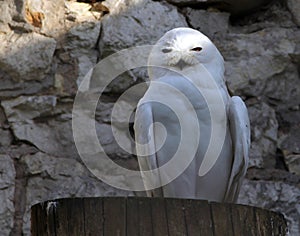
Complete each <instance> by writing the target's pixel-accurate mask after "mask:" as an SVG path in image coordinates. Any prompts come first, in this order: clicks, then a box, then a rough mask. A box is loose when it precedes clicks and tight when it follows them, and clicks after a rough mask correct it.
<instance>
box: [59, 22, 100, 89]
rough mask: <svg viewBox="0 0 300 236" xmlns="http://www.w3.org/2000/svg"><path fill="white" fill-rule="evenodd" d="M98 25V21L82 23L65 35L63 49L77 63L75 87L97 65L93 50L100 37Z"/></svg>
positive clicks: (96, 56) (95, 53)
mask: <svg viewBox="0 0 300 236" xmlns="http://www.w3.org/2000/svg"><path fill="white" fill-rule="evenodd" d="M100 24H101V23H100V21H95V22H92V21H89V22H83V23H81V24H80V25H76V26H73V27H72V28H71V29H70V30H69V31H68V33H67V36H66V45H65V46H64V49H65V50H66V51H69V52H70V56H71V57H72V58H75V59H76V60H77V62H78V77H77V85H79V84H80V82H81V81H82V80H83V78H84V77H85V75H86V74H87V73H88V72H89V70H90V69H92V68H93V67H94V66H95V65H96V63H97V59H98V52H97V50H96V49H95V48H96V46H97V42H98V39H99V36H100Z"/></svg>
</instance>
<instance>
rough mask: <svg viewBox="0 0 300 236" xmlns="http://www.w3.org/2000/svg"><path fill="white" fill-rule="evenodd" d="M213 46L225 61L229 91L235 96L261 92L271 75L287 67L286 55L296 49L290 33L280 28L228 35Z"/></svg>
mask: <svg viewBox="0 0 300 236" xmlns="http://www.w3.org/2000/svg"><path fill="white" fill-rule="evenodd" d="M216 44H217V46H218V48H219V49H220V51H221V53H222V54H223V56H224V59H225V68H226V70H225V77H226V79H227V81H228V87H229V89H230V90H231V91H232V92H233V93H235V94H243V95H246V96H254V97H258V96H261V95H262V94H263V93H264V88H265V87H266V86H267V82H269V81H271V80H272V79H271V78H272V77H273V76H275V75H277V74H280V73H283V72H284V71H285V69H286V68H287V67H288V66H289V64H291V61H290V56H289V54H291V53H293V52H294V51H295V48H296V43H295V39H294V37H293V30H290V29H282V28H271V29H264V30H261V31H258V32H255V33H251V34H229V35H228V36H226V37H224V39H223V41H222V42H217V43H216ZM274 44H276V45H277V46H276V48H274V47H273V46H272V45H274ZM262 52H263V53H262ZM273 88H274V87H273ZM274 89H275V90H277V89H279V88H278V86H276V87H275V88H274Z"/></svg>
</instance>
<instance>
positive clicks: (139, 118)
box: [134, 103, 162, 197]
mask: <svg viewBox="0 0 300 236" xmlns="http://www.w3.org/2000/svg"><path fill="white" fill-rule="evenodd" d="M153 123H154V122H153V115H152V107H151V103H143V104H141V105H138V107H137V110H136V113H135V122H134V132H135V141H136V143H138V144H141V145H138V144H137V145H136V153H137V157H138V162H139V166H140V170H141V171H150V170H153V169H156V168H158V164H157V157H156V153H155V150H156V149H155V142H154V130H153ZM149 176H150V177H151V178H149ZM142 178H143V182H144V185H145V187H146V189H149V188H150V187H151V186H153V185H154V183H153V181H155V182H156V186H161V185H160V176H157V174H156V175H155V174H154V172H151V171H150V173H149V175H148V176H146V175H145V174H143V172H142ZM151 181H152V182H151ZM146 192H147V196H149V197H162V190H161V188H158V189H153V190H147V191H146Z"/></svg>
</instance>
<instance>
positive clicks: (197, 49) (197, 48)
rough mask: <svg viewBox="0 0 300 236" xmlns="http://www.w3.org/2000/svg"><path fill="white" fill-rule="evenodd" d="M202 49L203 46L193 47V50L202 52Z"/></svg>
mask: <svg viewBox="0 0 300 236" xmlns="http://www.w3.org/2000/svg"><path fill="white" fill-rule="evenodd" d="M201 50H202V48H201V47H195V48H192V49H191V51H195V52H200V51H201Z"/></svg>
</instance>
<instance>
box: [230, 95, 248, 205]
mask: <svg viewBox="0 0 300 236" xmlns="http://www.w3.org/2000/svg"><path fill="white" fill-rule="evenodd" d="M228 119H229V126H230V133H231V139H232V146H233V153H234V156H233V163H232V169H231V175H230V179H229V182H228V188H227V193H226V195H225V201H227V202H235V201H236V200H237V198H238V194H239V191H240V186H241V184H242V181H243V177H244V176H245V174H246V171H247V167H248V160H249V154H248V152H249V148H250V122H249V117H248V111H247V108H246V105H245V103H244V102H243V101H242V99H241V98H240V97H237V96H233V97H232V98H231V99H230V104H229V112H228Z"/></svg>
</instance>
